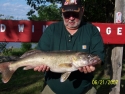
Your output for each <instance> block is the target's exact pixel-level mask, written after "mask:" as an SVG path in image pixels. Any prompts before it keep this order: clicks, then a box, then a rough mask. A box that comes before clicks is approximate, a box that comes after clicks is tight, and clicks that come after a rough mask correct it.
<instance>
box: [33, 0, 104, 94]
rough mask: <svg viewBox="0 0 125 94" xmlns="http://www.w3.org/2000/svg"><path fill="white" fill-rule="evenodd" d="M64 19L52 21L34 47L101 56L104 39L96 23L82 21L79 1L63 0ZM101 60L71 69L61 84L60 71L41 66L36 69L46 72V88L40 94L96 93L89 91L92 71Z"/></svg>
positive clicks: (101, 57)
mask: <svg viewBox="0 0 125 94" xmlns="http://www.w3.org/2000/svg"><path fill="white" fill-rule="evenodd" d="M61 11H62V17H63V21H61V22H58V23H54V24H51V25H50V26H49V27H48V28H47V29H46V30H45V31H44V33H43V35H42V37H41V39H40V40H39V43H38V47H37V49H39V50H43V51H60V50H63V51H64V50H71V51H80V52H87V53H91V54H97V55H98V56H99V57H100V59H101V61H103V58H104V48H103V41H102V38H101V36H100V33H99V31H98V30H97V28H96V27H95V26H93V25H92V24H89V23H85V22H83V21H82V16H83V12H84V8H83V7H82V6H81V0H74V3H73V0H72V1H71V2H70V0H67V1H65V0H62V8H61ZM101 61H100V60H96V61H94V62H93V63H94V64H93V65H89V66H85V67H82V68H80V69H79V70H78V71H75V72H72V73H71V75H70V76H69V78H68V79H67V80H66V81H65V82H63V83H61V82H60V76H61V74H60V73H53V72H51V71H49V67H48V66H45V65H41V66H39V67H36V68H34V70H35V71H39V72H40V71H42V72H45V88H44V89H43V91H42V93H41V94H96V92H95V91H92V93H90V92H91V90H92V89H91V88H92V82H91V81H92V79H93V74H92V73H93V71H94V70H95V69H96V65H98V64H100V63H101Z"/></svg>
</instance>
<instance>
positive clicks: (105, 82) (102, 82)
mask: <svg viewBox="0 0 125 94" xmlns="http://www.w3.org/2000/svg"><path fill="white" fill-rule="evenodd" d="M117 84H118V80H102V79H101V80H95V79H94V80H92V85H117Z"/></svg>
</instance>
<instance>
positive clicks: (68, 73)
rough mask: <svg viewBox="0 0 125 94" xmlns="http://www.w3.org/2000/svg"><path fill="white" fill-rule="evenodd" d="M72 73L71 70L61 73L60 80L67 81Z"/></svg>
mask: <svg viewBox="0 0 125 94" xmlns="http://www.w3.org/2000/svg"><path fill="white" fill-rule="evenodd" d="M70 74H71V72H65V73H63V74H62V75H61V78H60V82H64V81H66V79H67V78H68V77H69V75H70Z"/></svg>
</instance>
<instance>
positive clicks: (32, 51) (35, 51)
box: [20, 50, 41, 58]
mask: <svg viewBox="0 0 125 94" xmlns="http://www.w3.org/2000/svg"><path fill="white" fill-rule="evenodd" d="M39 52H41V51H40V50H29V51H27V52H25V53H24V54H23V55H22V56H21V57H20V58H24V57H26V56H29V55H32V54H35V53H39Z"/></svg>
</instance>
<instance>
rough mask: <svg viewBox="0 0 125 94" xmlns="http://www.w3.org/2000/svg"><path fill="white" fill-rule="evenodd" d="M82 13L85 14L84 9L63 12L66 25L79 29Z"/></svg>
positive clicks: (69, 27)
mask: <svg viewBox="0 0 125 94" xmlns="http://www.w3.org/2000/svg"><path fill="white" fill-rule="evenodd" d="M82 15H83V11H80V12H64V13H62V17H63V20H64V25H65V26H66V28H68V29H78V27H79V25H80V23H81V19H82Z"/></svg>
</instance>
